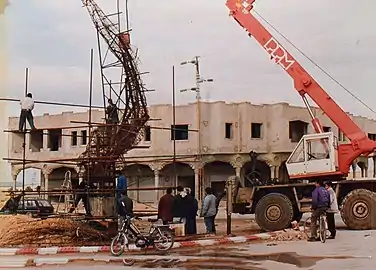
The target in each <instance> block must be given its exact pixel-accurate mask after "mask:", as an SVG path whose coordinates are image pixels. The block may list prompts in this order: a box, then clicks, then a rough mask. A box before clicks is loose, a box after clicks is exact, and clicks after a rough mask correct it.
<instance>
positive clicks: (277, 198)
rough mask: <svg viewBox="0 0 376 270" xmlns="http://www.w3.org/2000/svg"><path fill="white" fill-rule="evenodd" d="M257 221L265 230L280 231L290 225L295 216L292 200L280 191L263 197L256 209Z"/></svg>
mask: <svg viewBox="0 0 376 270" xmlns="http://www.w3.org/2000/svg"><path fill="white" fill-rule="evenodd" d="M255 215H256V222H257V224H258V225H259V226H260V228H261V229H262V230H264V231H278V230H283V229H286V228H288V227H289V226H290V224H291V221H292V219H293V217H294V207H293V205H292V202H291V200H290V199H289V198H288V197H287V196H286V195H283V194H280V193H270V194H268V195H265V196H264V197H262V198H261V199H260V200H259V202H258V203H257V205H256V209H255Z"/></svg>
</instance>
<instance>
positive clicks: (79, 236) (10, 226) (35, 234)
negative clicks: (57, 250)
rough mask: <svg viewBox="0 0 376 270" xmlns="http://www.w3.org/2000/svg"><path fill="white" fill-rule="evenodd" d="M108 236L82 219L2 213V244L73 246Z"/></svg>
mask: <svg viewBox="0 0 376 270" xmlns="http://www.w3.org/2000/svg"><path fill="white" fill-rule="evenodd" d="M78 228H79V233H77V231H78V230H77V229H78ZM104 238H107V237H106V236H105V235H103V234H102V233H100V232H98V231H97V230H95V229H93V228H91V227H89V226H88V225H86V224H84V223H82V222H77V221H72V220H67V219H47V220H37V219H33V218H30V217H27V216H22V215H17V216H3V217H0V247H13V246H17V247H21V246H27V247H49V246H69V245H77V244H83V243H98V242H101V241H103V240H105V239H104Z"/></svg>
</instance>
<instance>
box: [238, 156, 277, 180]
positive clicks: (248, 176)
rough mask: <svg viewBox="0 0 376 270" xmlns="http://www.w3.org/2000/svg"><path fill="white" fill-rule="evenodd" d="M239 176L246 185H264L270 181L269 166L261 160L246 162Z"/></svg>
mask: <svg viewBox="0 0 376 270" xmlns="http://www.w3.org/2000/svg"><path fill="white" fill-rule="evenodd" d="M241 178H242V181H243V183H244V185H245V186H246V187H250V186H254V185H266V184H267V183H269V182H270V181H271V169H270V166H269V165H268V164H267V163H266V162H265V161H263V160H259V159H257V160H255V161H254V163H253V162H251V161H249V162H246V163H245V164H244V165H243V167H242V169H241Z"/></svg>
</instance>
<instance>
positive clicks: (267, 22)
mask: <svg viewBox="0 0 376 270" xmlns="http://www.w3.org/2000/svg"><path fill="white" fill-rule="evenodd" d="M253 12H254V13H255V14H257V16H259V17H260V18H261V19H262V20H263V21H264V22H265V23H266V24H267V25H269V26H270V27H271V28H272V29H273V30H274V31H276V32H277V33H278V34H279V35H280V36H281V37H283V38H284V39H285V40H286V41H287V42H288V43H289V44H290V45H291V46H293V47H294V48H295V49H296V50H297V51H298V52H300V53H301V54H302V55H303V56H304V57H305V58H307V59H308V60H309V61H310V62H311V63H312V64H313V65H315V66H316V67H317V68H318V69H320V70H321V71H322V72H323V73H324V74H325V75H326V76H328V77H329V78H330V79H331V80H332V81H334V82H335V83H337V84H338V85H339V86H340V87H341V88H342V89H343V90H345V91H346V92H347V93H349V94H350V95H351V96H352V97H353V98H355V99H356V100H358V101H359V102H360V103H361V104H362V105H363V106H365V107H366V108H367V109H368V110H370V111H371V112H373V113H375V114H376V111H375V110H373V109H372V108H371V107H370V106H368V105H367V103H365V102H364V101H363V100H362V99H361V98H359V97H358V96H356V95H355V94H354V93H352V92H351V91H350V90H349V89H347V88H346V87H345V86H344V85H342V84H341V83H340V82H339V81H338V80H336V79H335V78H334V77H333V76H332V75H330V74H329V73H328V72H326V71H325V70H324V69H323V68H322V67H321V66H319V65H318V64H316V62H315V61H313V60H312V59H311V58H310V57H309V56H308V55H306V54H305V53H304V52H303V51H302V50H300V49H299V48H298V47H297V46H296V45H295V44H294V43H292V42H291V41H290V40H289V39H288V38H287V37H286V36H285V35H283V34H282V33H281V32H280V31H279V30H278V29H277V28H276V27H274V26H273V25H272V24H271V23H270V22H269V21H268V20H266V19H265V18H264V17H263V16H262V15H261V14H260V13H258V12H257V11H255V10H254V11H253Z"/></svg>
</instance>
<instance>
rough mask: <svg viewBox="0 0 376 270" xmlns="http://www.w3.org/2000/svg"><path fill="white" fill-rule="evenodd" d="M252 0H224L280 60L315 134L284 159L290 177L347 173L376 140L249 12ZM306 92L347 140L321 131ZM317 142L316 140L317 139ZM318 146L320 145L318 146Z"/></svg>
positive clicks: (302, 140) (245, 27) (266, 49)
mask: <svg viewBox="0 0 376 270" xmlns="http://www.w3.org/2000/svg"><path fill="white" fill-rule="evenodd" d="M254 2H255V0H227V2H226V5H227V7H228V8H229V9H230V15H231V16H232V17H233V18H234V19H235V20H236V21H237V22H238V23H239V25H240V26H242V27H243V28H244V29H245V30H246V31H247V32H248V33H249V35H250V36H252V37H253V38H255V39H256V40H257V41H258V43H260V45H261V46H262V48H264V50H265V51H266V52H267V53H268V54H269V55H270V57H271V59H272V60H274V62H275V63H277V64H279V65H280V66H281V67H282V68H283V69H284V70H285V71H286V72H287V74H289V75H290V77H291V78H292V79H293V81H294V87H295V89H296V90H297V91H298V92H299V94H300V95H301V97H302V99H303V102H304V103H305V105H306V106H307V109H308V111H309V113H310V116H311V117H312V124H313V127H314V129H315V131H316V132H317V133H318V134H310V135H304V136H303V137H302V139H301V141H300V142H299V143H298V145H297V146H296V148H295V150H294V151H293V152H292V154H291V156H290V157H289V159H288V160H287V162H286V166H287V169H288V172H289V175H290V179H299V178H300V179H301V178H311V177H318V176H336V177H340V178H342V177H346V176H347V174H348V172H349V169H350V166H351V164H352V162H353V161H354V160H355V159H356V158H358V157H359V156H361V155H365V156H367V155H369V154H370V153H372V152H374V150H375V149H376V142H375V141H372V140H370V139H369V138H368V136H367V134H366V133H365V132H364V131H363V130H362V129H361V128H360V127H359V126H358V125H357V124H356V123H355V122H354V121H353V120H352V119H351V118H350V117H349V116H348V114H347V113H346V112H345V111H343V110H342V109H341V107H340V106H339V105H338V104H337V103H336V102H335V101H334V100H333V99H332V98H331V97H330V96H329V95H328V94H327V93H326V92H325V90H324V89H323V88H322V87H321V86H320V85H319V84H318V83H317V82H316V81H315V80H314V79H313V78H312V77H311V76H310V75H309V74H308V72H307V71H306V70H305V69H304V68H303V67H302V66H301V65H300V64H299V63H298V62H297V61H296V60H295V59H294V57H292V55H291V54H290V53H289V52H288V51H287V50H286V49H285V48H284V47H283V46H282V45H281V44H280V43H279V42H278V41H277V40H276V39H275V38H274V37H273V36H272V34H271V33H270V32H269V31H268V30H267V29H266V28H265V27H264V26H263V25H262V24H261V23H260V22H259V21H258V20H257V19H256V17H255V16H254V15H253V14H252V12H251V11H252V9H253V4H254ZM307 95H308V96H309V97H310V98H311V99H312V100H313V101H314V102H315V103H316V104H317V105H318V106H319V107H320V108H321V110H322V111H323V112H324V113H325V114H326V115H327V116H328V117H329V118H330V119H331V120H332V121H333V123H334V124H336V125H337V127H338V128H339V129H340V130H341V131H342V132H343V133H344V135H345V136H346V137H347V138H348V139H349V141H350V142H349V143H344V144H340V145H337V144H336V141H335V139H334V136H333V133H331V132H328V133H322V132H323V130H322V126H321V124H320V122H319V120H318V119H317V118H316V117H315V116H314V114H313V112H312V109H311V108H310V106H309V103H308V100H307ZM323 141H325V142H326V145H327V147H328V149H325V150H324V151H321V152H320V153H319V154H321V156H318V155H317V151H316V155H314V150H313V149H312V148H313V147H316V148H317V147H318V144H320V143H322V142H323ZM317 142H318V143H317ZM321 148H323V147H322V146H321Z"/></svg>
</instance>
